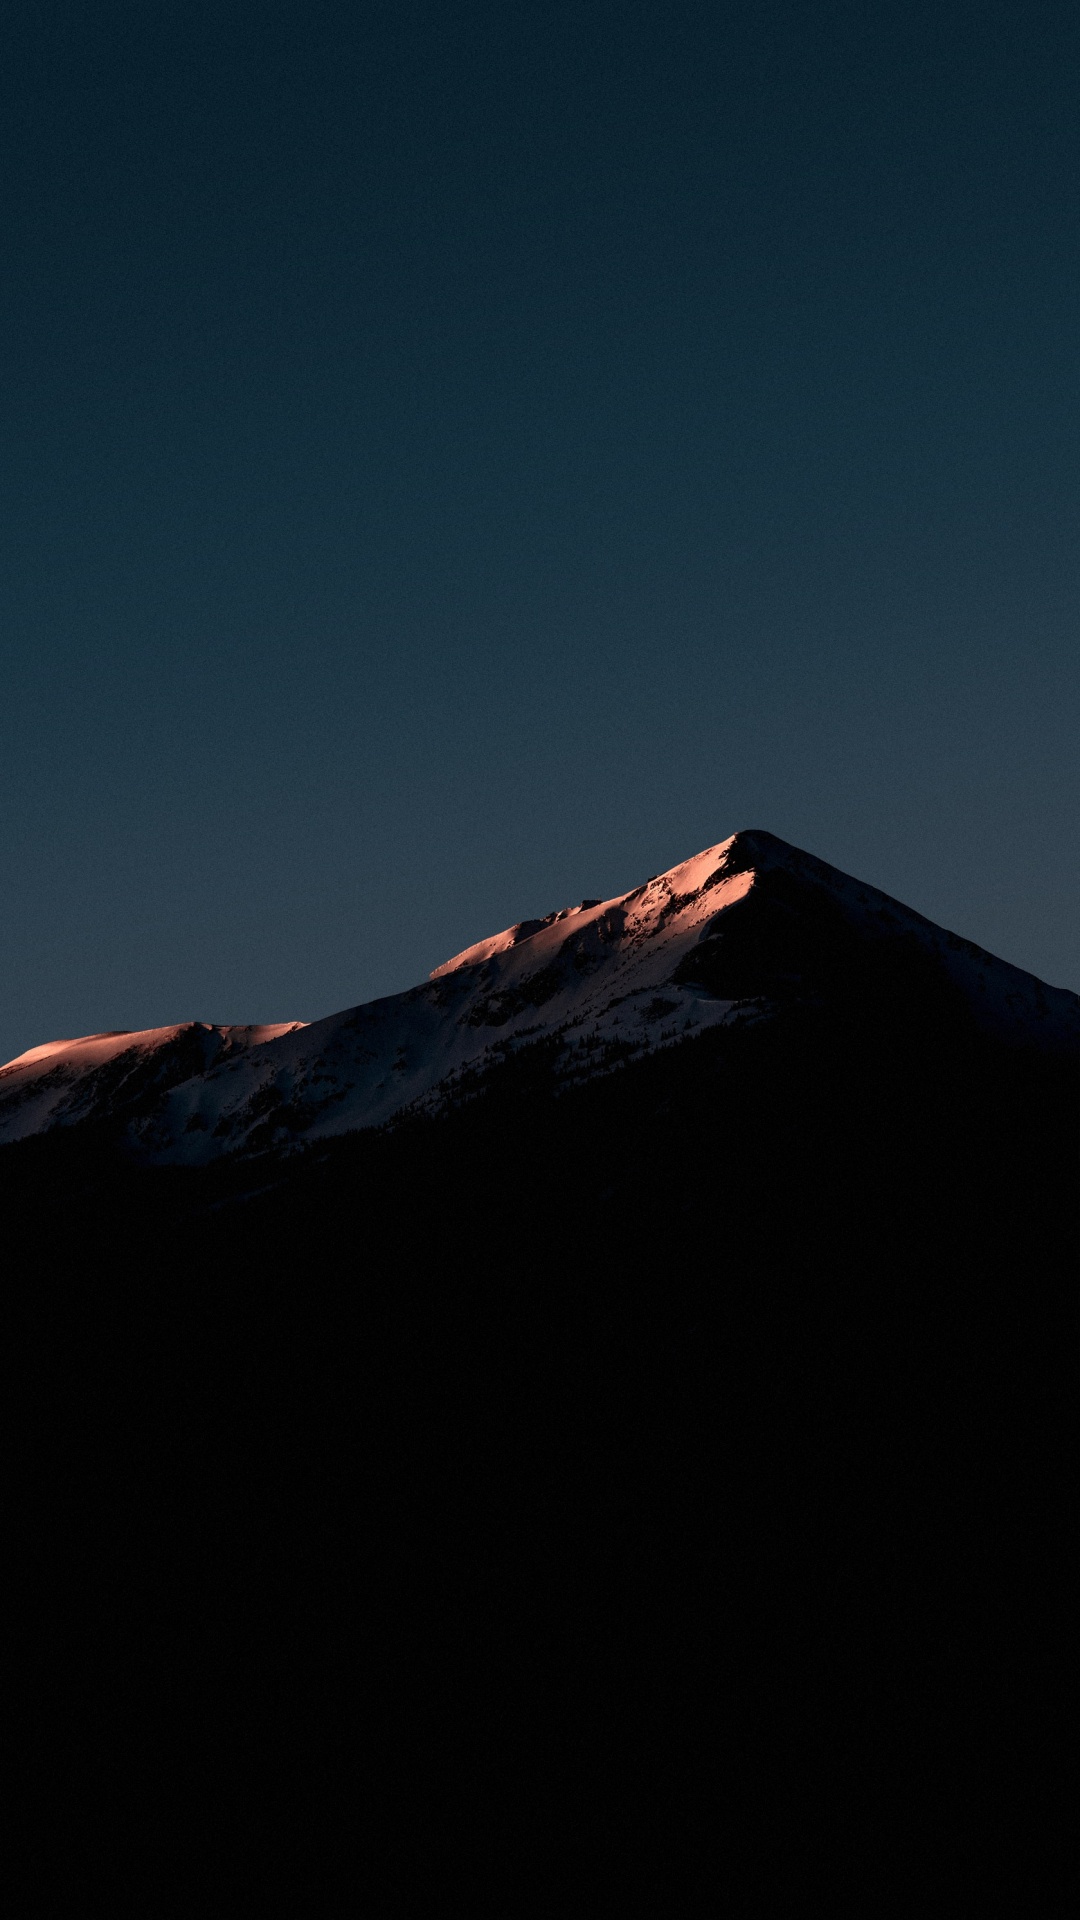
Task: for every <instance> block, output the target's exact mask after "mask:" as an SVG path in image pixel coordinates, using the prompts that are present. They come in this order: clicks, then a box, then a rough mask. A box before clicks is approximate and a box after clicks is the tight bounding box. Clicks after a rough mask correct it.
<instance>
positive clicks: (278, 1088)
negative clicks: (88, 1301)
mask: <svg viewBox="0 0 1080 1920" xmlns="http://www.w3.org/2000/svg"><path fill="white" fill-rule="evenodd" d="M916 979H917V980H918V983H919V990H920V991H921V990H924V989H925V987H926V985H927V984H928V982H929V981H931V980H933V981H934V982H935V983H936V984H937V986H938V987H939V988H940V990H941V991H942V992H948V991H951V992H952V993H953V994H954V996H955V997H956V999H957V1002H958V1004H959V1003H960V1002H962V1003H963V1005H964V1007H965V1009H966V1011H967V1013H968V1015H969V1016H970V1018H971V1019H972V1020H974V1021H975V1022H976V1023H977V1024H978V1025H979V1027H980V1028H981V1029H982V1030H984V1031H986V1032H987V1033H991V1034H996V1035H998V1036H999V1037H1001V1038H1004V1039H1011V1040H1013V1041H1016V1042H1020V1043H1023V1044H1029V1045H1032V1046H1035V1047H1037V1048H1040V1049H1043V1050H1054V1049H1057V1048H1064V1047H1066V1046H1068V1044H1069V1043H1070V1041H1072V1042H1075V1041H1076V1039H1077V1037H1078V1036H1080V1000H1078V999H1077V996H1076V995H1075V994H1071V993H1068V992H1064V991H1061V990H1058V989H1054V988H1050V987H1047V986H1045V985H1044V984H1043V983H1042V982H1041V981H1039V980H1037V979H1035V978H1034V977H1033V976H1032V975H1030V974H1026V973H1024V972H1022V971H1021V970H1020V969H1019V968H1016V967H1012V966H1010V965H1008V964H1007V963H1006V962H1005V961H1002V960H998V959H995V958H994V957H993V956H992V955H990V954H987V953H985V952H983V951H982V950H981V949H979V948H978V947H976V946H974V945H972V944H971V943H970V942H969V941H964V940H961V939H960V938H959V937H957V936H956V935H954V934H950V933H946V932H944V931H943V930H942V929H941V928H939V927H936V926H934V925H933V923H932V922H930V921H928V920H925V919H923V918H922V916H921V915H919V914H917V913H914V912H912V911H911V909H909V908H907V907H904V906H902V905H901V904H900V903H899V902H897V901H895V900H892V899H890V898H889V897H888V895H886V894H883V893H880V892H878V891H877V890H876V889H875V888H873V887H869V886H867V885H865V884H863V883H861V882H859V881H856V880H853V879H851V878H849V877H848V876H847V875H845V874H842V873H840V872H839V871H838V870H837V869H836V868H834V867H830V866H828V865H826V864H825V863H824V862H822V861H820V860H816V859H814V858H813V857H812V856H810V855H809V854H806V853H803V852H801V851H799V849H797V848H794V847H791V846H788V845H787V844H786V843H785V842H783V841H781V840H778V839H776V838H774V837H773V836H772V835H771V834H768V833H763V832H743V833H737V834H734V835H732V836H731V837H730V838H729V839H727V840H724V841H721V842H720V843H719V844H718V845H716V846H713V847H708V848H706V849H705V851H704V852H702V853H699V854H697V855H695V856H694V857H693V858H692V859H690V860H686V861H683V862H682V863H681V864H680V865H678V866H675V867H672V868H671V869H670V870H669V871H668V872H667V873H663V874H659V875H656V876H654V877H653V878H651V879H649V880H647V881H646V882H645V883H644V884H643V885H641V886H638V887H635V888H634V889H633V890H632V891H631V892H629V893H627V894H623V895H620V896H618V897H616V898H614V899H610V900H584V901H582V902H581V903H580V905H578V906H575V907H566V908H563V909H562V910H561V911H560V912H556V913H550V914H547V915H546V916H545V917H544V918H542V919H534V920H525V921H522V922H520V923H519V924H518V925H516V926H513V927H510V928H508V929H507V930H506V931H505V932H503V933H499V934H496V935H494V936H493V937H491V938H489V939H486V940H481V941H479V942H477V944H476V945H474V946H472V947H469V948H467V949H466V950H465V951H464V952H463V953H460V954H458V955H456V957H455V958H454V959H452V960H448V961H446V962H445V963H444V964H443V965H442V966H440V967H436V968H435V970H434V972H433V973H432V975H431V977H430V979H429V980H428V981H426V982H425V983H424V984H423V985H421V986H418V987H415V988H413V989H412V990H411V991H409V992H407V993H403V994H396V995H393V996H391V997H390V998H388V999H383V1000H377V1001H373V1002H370V1003H368V1004H366V1005H363V1006H358V1007H354V1008H350V1009H349V1010H347V1011H346V1012H344V1013H340V1014H334V1015H331V1016H329V1017H328V1018H326V1019H322V1020H318V1021H315V1022H314V1023H312V1024H310V1025H306V1024H304V1023H303V1022H299V1021H293V1022H288V1023H283V1024H281V1025H277V1026H262V1027H254V1026H249V1027H236V1026H232V1027H215V1026H207V1025H204V1024H201V1023H199V1022H192V1023H189V1024H188V1025H184V1026H174V1027H163V1028H156V1029H151V1030H149V1031H146V1032H141V1033H128V1034H123V1033H110V1034H96V1035H91V1036H88V1037H87V1038H84V1039H80V1040H74V1041H56V1042H52V1043H49V1044H48V1045H45V1046H39V1047H35V1048H32V1049H31V1050H30V1051H29V1052H28V1053H25V1054H22V1055H20V1057H19V1058H18V1059H17V1060H14V1061H11V1062H9V1063H8V1065H7V1066H5V1067H4V1068H3V1069H0V1142H2V1141H13V1140H18V1139H24V1138H27V1137H29V1136H31V1135H34V1134H37V1133H40V1132H43V1131H47V1130H49V1129H51V1128H54V1127H61V1126H63V1127H70V1126H73V1125H77V1124H79V1123H80V1122H84V1121H91V1122H99V1123H100V1122H110V1123H112V1124H113V1125H114V1126H122V1127H123V1129H124V1131H125V1138H126V1144H127V1147H128V1150H129V1151H132V1152H134V1153H136V1154H137V1155H138V1156H139V1157H140V1158H142V1159H143V1160H145V1161H148V1162H154V1163H157V1164H182V1165H189V1166H198V1165H204V1164H206V1163H208V1162H210V1161H213V1160H215V1159H217V1158H219V1157H221V1156H222V1155H225V1154H234V1153H245V1154H254V1153H260V1152H263V1153H265V1152H268V1151H270V1152H280V1151H282V1150H287V1149H291V1148H294V1147H296V1146H298V1145H301V1144H304V1143H312V1142H316V1141H325V1140H328V1139H331V1138H333V1137H335V1136H338V1135H342V1134H345V1133H349V1132H352V1131H355V1130H357V1129H363V1128H371V1127H379V1126H382V1125H384V1124H385V1123H386V1122H388V1121H391V1120H395V1119H400V1117H401V1116H402V1115H403V1114H405V1113H419V1112H428V1113H431V1112H436V1111H439V1110H441V1109H445V1108H446V1107H448V1106H451V1105H454V1104H456V1103H460V1101H461V1100H462V1099H465V1098H468V1097H471V1096H473V1095H475V1093H476V1092H477V1091H478V1090H479V1089H480V1088H481V1087H484V1086H486V1085H487V1084H489V1083H490V1081H491V1079H492V1077H493V1076H494V1075H496V1074H497V1072H498V1070H499V1069H500V1067H502V1066H504V1065H506V1064H507V1063H508V1062H509V1061H511V1060H512V1059H513V1058H514V1057H515V1056H517V1055H521V1054H522V1052H523V1051H532V1052H536V1051H537V1050H543V1051H544V1053H545V1055H546V1057H547V1060H548V1062H549V1065H550V1067H551V1069H552V1071H553V1074H554V1078H555V1079H556V1081H557V1082H558V1084H559V1085H561V1086H563V1087H572V1086H578V1085H581V1084H583V1083H585V1082H586V1081H588V1080H591V1079H593V1078H595V1077H596V1076H597V1075H598V1074H603V1073H607V1072H610V1071H612V1070H614V1069H615V1068H617V1067H621V1066H625V1065H626V1064H628V1063H631V1062H635V1061H640V1060H643V1059H645V1058H646V1057H648V1056H649V1055H651V1054H653V1053H655V1052H657V1051H658V1050H660V1049H666V1048H670V1047H674V1046H678V1045H680V1044H682V1043H685V1042H687V1041H688V1040H691V1039H694V1038H697V1037H700V1036H702V1035H704V1034H706V1033H708V1032H710V1031H711V1030H714V1029H716V1028H719V1027H731V1026H733V1025H740V1024H745V1023H748V1022H761V1021H763V1020H768V1019H770V1018H775V1017H776V1015H777V1013H778V1012H779V1011H781V1010H782V1009H785V1008H790V1007H791V1006H792V1004H794V1003H800V1004H803V1005H804V1006H811V1005H815V1004H816V1005H824V1004H826V1003H828V1004H832V1005H834V1006H835V1005H838V1004H839V1003H841V1002H843V1001H844V1000H845V998H852V999H854V998H859V997H862V998H865V997H866V995H867V994H868V993H871V994H877V995H879V996H880V999H881V1006H882V1011H883V1013H884V1010H885V1004H886V1001H887V997H888V996H889V995H890V994H893V993H897V992H899V993H905V992H911V991H912V990H913V989H914V986H915V982H916Z"/></svg>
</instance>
